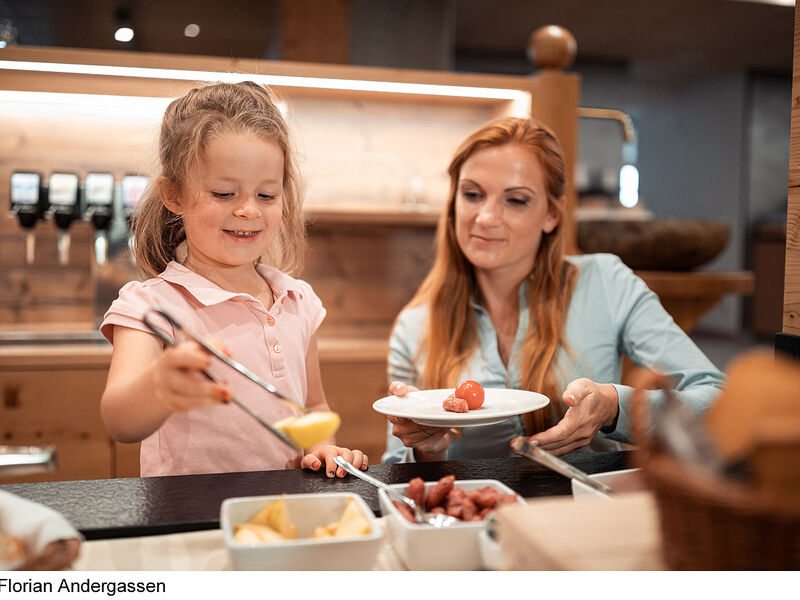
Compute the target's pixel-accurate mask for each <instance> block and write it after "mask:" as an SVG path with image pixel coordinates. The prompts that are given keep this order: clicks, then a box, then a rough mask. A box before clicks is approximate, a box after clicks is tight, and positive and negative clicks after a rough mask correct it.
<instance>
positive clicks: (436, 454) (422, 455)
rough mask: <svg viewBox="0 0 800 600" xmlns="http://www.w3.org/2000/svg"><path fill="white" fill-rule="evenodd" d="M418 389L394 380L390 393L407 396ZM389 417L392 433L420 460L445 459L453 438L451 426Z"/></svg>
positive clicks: (390, 386)
mask: <svg viewBox="0 0 800 600" xmlns="http://www.w3.org/2000/svg"><path fill="white" fill-rule="evenodd" d="M416 391H419V390H418V389H417V388H415V387H413V386H410V385H408V384H405V383H403V382H402V381H393V382H392V383H391V384H390V385H389V393H390V394H392V395H394V396H405V395H406V394H407V393H408V392H416ZM387 418H388V419H389V422H390V423H392V435H394V436H395V437H397V438H399V439H400V441H401V442H403V445H404V446H406V447H407V448H413V449H414V457H415V458H416V459H417V460H418V461H430V460H444V459H445V454H446V452H447V447H448V446H449V445H450V439H451V433H450V429H449V428H447V427H430V426H428V425H425V426H423V425H420V424H419V423H415V422H414V421H412V420H410V419H404V418H402V417H392V416H389V417H387Z"/></svg>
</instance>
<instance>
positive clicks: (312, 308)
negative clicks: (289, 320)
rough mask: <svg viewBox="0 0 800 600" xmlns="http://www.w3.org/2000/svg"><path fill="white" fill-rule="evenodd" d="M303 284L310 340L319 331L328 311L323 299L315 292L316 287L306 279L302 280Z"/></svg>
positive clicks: (304, 312)
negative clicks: (323, 304)
mask: <svg viewBox="0 0 800 600" xmlns="http://www.w3.org/2000/svg"><path fill="white" fill-rule="evenodd" d="M302 286H303V290H302V292H303V302H302V307H303V309H302V310H303V317H304V320H305V322H306V325H307V327H308V329H307V336H308V340H309V341H310V340H311V337H312V336H313V335H314V334H315V333H316V332H317V329H319V326H320V325H322V321H324V320H325V315H326V314H327V312H328V311H326V310H325V307H324V306H322V300H320V299H319V296H317V294H316V293H315V292H314V289H313V288H312V287H311V286H310V285H309V284H308V283H306V282H305V281H303V282H302Z"/></svg>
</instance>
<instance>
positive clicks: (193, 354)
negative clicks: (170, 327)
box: [151, 342, 231, 412]
mask: <svg viewBox="0 0 800 600" xmlns="http://www.w3.org/2000/svg"><path fill="white" fill-rule="evenodd" d="M209 358H210V355H209V354H208V353H207V352H206V351H205V350H203V349H202V348H201V346H200V345H199V344H197V343H195V342H182V343H180V344H178V345H177V346H175V347H171V348H167V349H166V350H164V352H163V353H162V354H161V356H159V357H158V359H156V361H155V362H154V363H153V365H152V368H151V381H152V386H153V396H154V398H155V400H156V402H157V403H158V404H160V405H162V406H163V407H164V408H166V409H167V410H169V411H170V412H177V411H186V410H190V409H192V408H197V407H200V406H206V405H208V404H214V403H217V402H224V401H228V400H230V399H231V392H230V390H228V388H227V387H225V386H223V385H220V384H218V383H215V382H213V381H211V380H210V379H209V378H208V377H206V376H205V375H204V374H203V373H202V372H201V371H202V370H203V369H206V368H207V367H208V364H209Z"/></svg>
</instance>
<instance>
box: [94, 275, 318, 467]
mask: <svg viewBox="0 0 800 600" xmlns="http://www.w3.org/2000/svg"><path fill="white" fill-rule="evenodd" d="M257 269H258V272H259V273H260V274H261V275H262V277H264V279H265V280H267V281H268V282H269V284H270V287H271V288H272V290H273V293H274V294H275V298H276V300H275V303H274V304H273V306H272V308H270V309H269V310H267V309H266V308H265V307H264V305H263V304H262V303H261V302H260V301H259V300H256V299H255V298H254V297H252V296H250V295H249V294H240V293H233V292H228V291H226V290H224V289H222V288H221V287H219V286H218V285H216V284H214V283H212V282H210V281H209V280H207V279H206V278H205V277H202V276H201V275H198V274H197V273H195V272H194V271H191V270H189V269H187V268H186V267H184V266H183V265H181V264H179V263H177V262H174V261H173V262H171V263H169V265H167V268H166V269H165V270H164V272H163V273H161V274H160V275H158V276H157V277H154V278H153V279H148V280H147V281H144V282H138V281H132V282H130V283H128V284H126V285H125V286H124V287H123V288H122V289H121V290H120V292H119V297H118V298H117V299H116V300H115V301H114V302H113V303H112V304H111V307H110V308H109V309H108V312H106V314H105V320H104V321H103V324H102V325H101V327H100V331H101V332H102V333H103V335H104V336H105V337H106V339H107V340H108V341H109V342H111V343H112V344H113V343H114V326H122V327H130V328H131V329H138V330H140V331H147V332H149V329H148V328H147V327H146V326H145V325H144V323H143V322H142V316H143V315H144V312H145V311H146V310H147V308H148V307H150V306H153V305H159V306H161V307H163V308H164V309H166V310H167V311H169V312H170V313H171V314H172V315H173V316H174V317H175V318H176V319H177V320H178V321H179V322H180V323H181V324H183V325H184V326H185V327H187V328H188V329H189V330H190V331H193V332H194V333H196V334H197V335H199V336H201V337H203V338H206V339H208V338H213V339H216V340H218V341H220V342H222V344H224V346H225V348H226V349H227V350H228V351H229V352H230V354H231V356H232V357H233V358H234V359H236V360H237V361H239V362H241V363H242V364H243V365H245V366H246V367H247V368H248V369H250V370H252V371H253V372H255V373H256V374H257V375H258V376H259V377H262V378H263V379H265V380H266V381H268V382H269V383H271V384H273V385H274V386H275V387H276V388H278V389H279V390H280V391H281V392H282V393H283V394H285V395H287V396H288V397H289V398H292V399H294V400H296V401H297V402H299V403H300V404H305V403H306V392H307V389H306V386H307V383H306V354H307V352H308V348H309V343H310V341H311V337H312V336H313V335H314V333H315V332H316V330H317V329H318V328H319V326H320V324H321V323H322V320H323V319H324V318H325V309H324V308H323V306H322V302H321V301H320V299H319V298H318V297H317V295H316V294H315V293H314V290H312V289H311V286H310V285H308V284H307V283H306V282H305V281H301V280H299V279H294V278H292V277H289V276H288V275H286V274H284V273H281V272H280V271H279V270H277V269H275V268H273V267H270V266H267V265H258V267H257ZM163 328H164V330H165V331H166V332H167V333H168V334H169V335H170V336H171V337H173V339H174V337H175V332H174V331H173V328H172V327H171V326H169V325H168V324H167V323H164V327H163ZM180 339H182V338H180V337H179V340H180ZM213 362H216V363H217V364H213ZM210 370H211V371H212V372H213V373H214V374H215V375H218V376H219V377H221V378H222V379H223V380H224V381H226V382H227V383H228V385H229V386H230V389H231V391H232V392H233V394H234V395H235V396H236V397H237V398H239V399H241V400H242V401H244V402H245V403H247V404H249V405H250V406H252V407H253V408H254V409H256V410H257V411H258V412H259V413H260V414H261V415H263V416H264V417H266V418H267V419H268V420H270V421H277V420H279V419H282V418H284V417H287V416H289V415H291V414H292V411H291V409H290V408H289V407H287V406H286V405H285V404H284V403H282V402H280V401H279V400H277V399H275V398H274V397H273V396H272V395H270V394H269V393H268V392H266V391H264V390H263V389H262V388H260V387H259V386H257V385H255V384H254V383H252V382H251V381H249V380H248V379H246V378H245V377H243V376H242V375H240V374H238V373H236V372H235V371H233V369H231V368H229V367H228V366H227V365H224V364H221V363H220V362H219V361H218V360H216V359H213V358H212V367H211V369H210ZM301 458H302V456H301V455H300V454H299V453H297V452H295V451H293V450H292V449H290V448H288V447H287V446H286V445H285V444H283V443H282V442H280V441H278V440H277V439H276V438H275V436H273V435H272V434H270V433H269V432H268V431H267V430H265V429H264V428H263V427H262V426H261V425H259V424H258V423H257V422H256V421H255V420H253V418H252V417H250V416H248V415H247V414H245V413H244V412H243V411H242V410H241V409H240V408H238V407H237V406H235V405H233V404H217V405H213V406H207V407H202V408H197V409H194V410H190V411H187V412H181V413H173V414H172V415H171V416H170V417H169V418H168V419H167V420H166V421H165V422H164V424H163V425H162V426H161V428H160V429H159V430H158V431H156V432H155V433H154V434H153V435H151V436H150V437H148V438H147V439H145V440H143V441H142V449H141V455H140V462H141V474H142V476H143V477H149V476H153V475H185V474H191V473H219V472H227V471H261V470H269V469H287V468H292V467H299V466H300V459H301Z"/></svg>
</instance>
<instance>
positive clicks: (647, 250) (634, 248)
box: [578, 219, 730, 271]
mask: <svg viewBox="0 0 800 600" xmlns="http://www.w3.org/2000/svg"><path fill="white" fill-rule="evenodd" d="M729 237H730V226H729V225H728V223H727V222H725V221H704V220H700V219H651V220H646V221H639V220H636V221H633V220H630V221H625V220H619V221H615V220H592V221H578V247H579V248H580V249H581V251H582V252H586V253H592V252H609V253H611V254H616V255H617V256H619V257H620V258H621V259H622V262H624V263H625V264H626V265H628V266H629V267H630V268H631V269H649V270H653V271H688V270H690V269H695V268H697V267H699V266H701V265H704V264H706V263H707V262H709V261H711V260H712V259H713V258H715V257H716V256H717V255H718V254H719V253H720V252H722V250H723V249H724V248H725V246H726V245H727V244H728V238H729Z"/></svg>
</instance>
